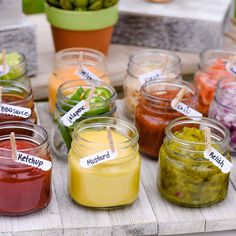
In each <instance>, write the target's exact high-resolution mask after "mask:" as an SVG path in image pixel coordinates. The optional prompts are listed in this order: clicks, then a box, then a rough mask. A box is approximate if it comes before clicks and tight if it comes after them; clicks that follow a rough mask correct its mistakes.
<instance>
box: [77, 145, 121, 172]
mask: <svg viewBox="0 0 236 236" xmlns="http://www.w3.org/2000/svg"><path fill="white" fill-rule="evenodd" d="M116 156H117V152H112V151H111V150H110V149H108V150H104V151H101V152H98V153H95V154H93V155H90V156H87V157H84V158H82V159H80V165H81V166H82V167H83V168H90V167H93V166H96V165H98V164H101V163H104V162H107V161H111V160H114V159H115V158H116Z"/></svg>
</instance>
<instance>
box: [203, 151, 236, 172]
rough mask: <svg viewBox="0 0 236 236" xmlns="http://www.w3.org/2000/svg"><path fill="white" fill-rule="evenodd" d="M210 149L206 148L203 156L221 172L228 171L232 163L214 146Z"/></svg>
mask: <svg viewBox="0 0 236 236" xmlns="http://www.w3.org/2000/svg"><path fill="white" fill-rule="evenodd" d="M210 149H211V150H210V151H209V150H208V149H206V150H205V151H204V156H205V158H206V159H208V160H210V161H211V162H212V163H213V164H214V165H215V166H217V167H218V168H219V169H220V170H221V171H222V172H223V173H225V174H227V173H229V172H230V170H231V168H232V167H233V164H232V163H231V162H230V161H228V160H227V159H226V158H225V157H224V156H222V155H221V154H220V153H219V152H218V151H217V150H216V149H215V148H213V147H211V148H210Z"/></svg>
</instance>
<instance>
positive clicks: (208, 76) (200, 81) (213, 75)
mask: <svg viewBox="0 0 236 236" xmlns="http://www.w3.org/2000/svg"><path fill="white" fill-rule="evenodd" d="M234 56H236V54H235V53H234V52H233V50H229V49H227V50H226V49H210V50H205V51H202V52H201V53H200V64H199V69H198V71H197V72H196V74H195V78H194V81H195V83H196V87H197V89H198V93H199V108H198V110H199V111H200V112H201V113H203V115H204V116H208V110H209V105H210V103H211V102H212V100H213V98H214V94H215V89H216V85H217V82H218V81H219V80H220V79H222V78H225V77H226V78H231V77H235V76H236V75H235V74H234V73H233V72H232V71H231V70H230V69H229V68H228V64H229V63H230V62H231V61H232V60H233V58H234Z"/></svg>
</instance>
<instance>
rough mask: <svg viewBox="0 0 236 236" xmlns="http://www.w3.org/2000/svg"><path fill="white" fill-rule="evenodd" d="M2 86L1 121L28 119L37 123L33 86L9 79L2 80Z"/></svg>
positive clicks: (0, 81)
mask: <svg viewBox="0 0 236 236" xmlns="http://www.w3.org/2000/svg"><path fill="white" fill-rule="evenodd" d="M0 87H2V97H1V103H0V121H27V122H32V123H34V124H36V123H37V115H36V112H35V109H34V101H33V91H32V89H31V87H29V86H28V85H26V84H23V83H19V82H16V81H9V80H7V81H5V80H0Z"/></svg>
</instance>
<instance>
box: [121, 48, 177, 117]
mask: <svg viewBox="0 0 236 236" xmlns="http://www.w3.org/2000/svg"><path fill="white" fill-rule="evenodd" d="M164 64H165V65H164ZM162 70H163V72H162ZM180 73H181V60H180V58H179V57H178V56H177V55H175V54H174V53H170V52H168V51H164V50H155V49H152V50H142V51H138V52H135V53H134V54H131V55H130V57H129V64H128V69H127V74H126V76H125V80H124V93H125V106H126V115H127V117H129V118H132V119H133V118H134V114H135V109H136V106H137V104H138V98H139V92H140V89H141V87H142V85H143V84H144V83H145V82H147V81H150V80H155V79H160V78H161V79H166V80H171V79H181V77H180Z"/></svg>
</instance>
